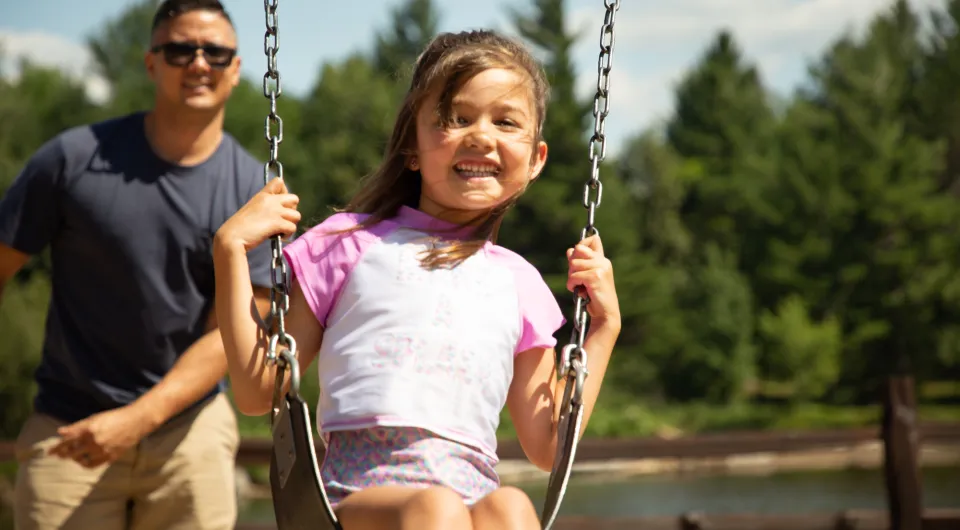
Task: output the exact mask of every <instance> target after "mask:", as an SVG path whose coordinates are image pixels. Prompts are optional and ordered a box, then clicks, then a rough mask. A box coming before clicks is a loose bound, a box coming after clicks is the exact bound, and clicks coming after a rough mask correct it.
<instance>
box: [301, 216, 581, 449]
mask: <svg viewBox="0 0 960 530" xmlns="http://www.w3.org/2000/svg"><path fill="white" fill-rule="evenodd" d="M365 217H366V215H365V214H353V213H338V214H335V215H333V216H331V217H329V218H328V219H326V220H325V221H324V222H323V223H321V224H319V225H317V226H315V227H313V228H311V229H310V230H309V231H307V232H306V233H305V234H303V235H302V236H300V237H299V238H297V239H296V240H295V241H294V242H293V243H291V244H289V245H287V246H286V247H285V249H284V255H285V256H286V259H287V261H288V263H289V265H290V268H291V269H292V272H293V275H294V278H295V279H296V280H297V281H298V282H299V284H300V286H301V288H302V290H303V292H304V295H305V297H306V299H307V302H308V304H309V306H310V309H311V310H312V311H313V313H314V314H315V315H316V317H317V319H318V320H319V322H320V324H321V325H322V326H323V327H324V336H323V344H322V346H321V348H320V352H319V355H318V360H317V363H318V369H319V376H320V385H321V396H320V403H319V406H318V408H317V424H318V427H319V430H320V432H321V433H328V432H331V431H337V430H348V429H359V428H366V427H372V426H378V425H379V426H409V427H420V428H425V429H429V430H430V431H433V432H434V433H436V434H438V435H440V436H443V437H446V438H450V439H452V440H456V441H459V442H462V443H465V444H467V445H470V446H473V447H475V448H477V449H479V450H480V451H482V452H483V453H485V454H487V455H488V456H490V457H491V458H494V459H496V448H497V445H496V429H497V426H498V424H499V418H500V411H501V410H502V409H503V407H504V405H505V403H506V396H507V390H508V388H509V387H510V382H511V380H512V378H513V359H514V356H515V355H516V354H518V353H520V352H523V351H525V350H528V349H531V348H552V347H554V346H555V345H556V340H555V339H554V337H553V334H554V333H555V332H556V330H557V329H559V327H560V326H562V325H563V323H564V319H563V316H562V314H561V311H560V308H559V306H558V304H557V301H556V299H555V298H554V296H553V294H552V293H551V292H550V289H549V288H548V287H547V285H546V283H545V282H544V281H543V278H542V277H541V275H540V273H539V272H538V271H537V270H536V269H535V268H534V267H533V266H532V265H531V264H530V263H528V262H527V261H526V260H524V259H523V258H522V257H520V256H519V255H517V254H516V253H514V252H511V251H509V250H507V249H505V248H503V247H500V246H497V245H494V244H492V243H487V244H486V245H485V246H484V247H483V248H482V249H481V250H480V251H479V252H477V253H476V254H474V255H473V256H471V257H470V258H469V259H467V260H466V261H464V262H463V263H462V264H460V265H459V266H457V267H454V268H452V269H441V270H426V269H424V268H422V267H421V265H420V261H419V257H418V255H419V254H420V253H421V252H422V251H424V250H426V249H428V248H430V245H431V244H432V243H431V241H432V240H434V239H435V237H434V236H440V237H444V235H446V237H454V236H452V235H450V233H449V232H441V231H442V230H444V229H448V228H450V226H451V225H449V224H447V223H446V222H444V221H441V220H438V219H436V218H434V217H431V216H429V215H427V214H425V213H423V212H421V211H419V210H416V209H413V208H409V207H401V209H400V211H399V212H398V214H397V216H396V217H394V218H391V219H388V220H385V221H382V222H380V223H378V224H376V225H374V226H372V227H369V228H366V229H358V230H354V231H350V232H346V233H336V232H339V231H341V230H344V229H348V228H350V227H353V226H356V224H358V223H359V222H360V221H361V220H362V219H364V218H365Z"/></svg>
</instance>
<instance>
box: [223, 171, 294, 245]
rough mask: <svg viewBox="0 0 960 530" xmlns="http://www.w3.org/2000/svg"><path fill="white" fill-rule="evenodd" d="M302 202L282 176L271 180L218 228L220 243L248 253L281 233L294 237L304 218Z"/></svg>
mask: <svg viewBox="0 0 960 530" xmlns="http://www.w3.org/2000/svg"><path fill="white" fill-rule="evenodd" d="M299 202H300V198H299V197H297V196H296V195H294V194H292V193H289V192H288V191H287V186H286V185H285V184H284V183H283V180H282V179H280V178H275V179H273V180H271V181H270V182H269V183H267V185H266V186H264V187H263V189H262V190H260V191H259V192H258V193H257V194H256V195H254V196H253V197H252V198H251V199H250V200H249V201H247V204H245V205H244V206H243V208H240V210H238V211H237V212H236V213H235V214H233V216H232V217H230V219H228V220H227V221H226V222H225V223H223V225H222V226H221V227H220V229H219V230H218V231H217V238H218V239H219V243H220V246H222V248H225V249H230V250H232V251H242V252H243V253H244V254H245V253H247V252H249V251H250V250H251V249H253V248H254V247H256V246H258V245H260V243H263V242H264V241H266V240H267V239H268V238H270V237H272V236H275V235H277V234H280V235H282V236H284V237H290V236H291V235H293V234H294V233H295V232H296V231H297V223H299V222H300V212H298V211H297V204H298V203H299Z"/></svg>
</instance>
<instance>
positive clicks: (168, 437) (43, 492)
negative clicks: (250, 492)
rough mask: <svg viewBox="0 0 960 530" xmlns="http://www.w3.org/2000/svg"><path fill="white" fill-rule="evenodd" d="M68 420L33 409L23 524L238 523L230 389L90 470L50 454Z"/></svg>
mask: <svg viewBox="0 0 960 530" xmlns="http://www.w3.org/2000/svg"><path fill="white" fill-rule="evenodd" d="M62 425H64V424H63V423H62V422H60V421H57V420H55V419H53V418H51V417H49V416H45V415H41V414H34V415H33V416H31V417H30V418H29V419H28V420H27V422H26V423H25V424H24V426H23V428H22V430H21V432H20V436H19V437H18V438H17V442H16V450H17V459H18V462H19V467H18V469H17V481H16V491H15V497H14V498H15V504H14V520H15V523H14V524H15V527H14V528H16V530H54V529H58V530H188V529H189V530H233V529H234V526H235V525H236V518H237V499H236V485H235V482H234V471H235V459H236V452H237V446H238V444H239V435H238V432H237V419H236V416H235V415H234V413H233V409H232V408H231V406H230V403H229V401H228V400H227V398H226V397H225V396H223V395H222V394H221V395H218V396H217V397H216V398H214V399H212V400H210V401H209V402H207V403H205V404H203V405H201V406H199V407H197V408H196V410H193V411H191V412H190V413H188V414H185V415H183V416H181V417H179V418H176V419H175V420H173V421H172V422H170V423H169V424H168V425H165V426H164V427H162V428H161V429H159V430H157V431H156V432H154V433H153V434H152V435H150V436H149V437H147V438H145V439H144V440H143V441H142V442H141V443H140V444H139V445H137V446H135V447H134V448H132V449H131V450H129V451H127V453H126V454H124V455H123V456H122V457H121V458H119V459H118V460H117V461H115V462H113V463H111V464H107V465H103V466H100V467H97V468H95V469H87V468H85V467H83V466H81V465H80V464H78V463H76V462H75V461H73V460H67V459H61V458H59V457H56V456H49V455H47V454H46V453H47V450H48V449H50V448H51V447H53V446H54V445H56V443H57V442H58V439H59V438H58V436H57V428H58V427H60V426H62Z"/></svg>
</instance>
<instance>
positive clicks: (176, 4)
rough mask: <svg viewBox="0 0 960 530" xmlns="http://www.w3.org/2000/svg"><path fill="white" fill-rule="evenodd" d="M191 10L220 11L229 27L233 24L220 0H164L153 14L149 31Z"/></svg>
mask: <svg viewBox="0 0 960 530" xmlns="http://www.w3.org/2000/svg"><path fill="white" fill-rule="evenodd" d="M192 11H213V12H214V13H220V16H222V17H223V18H225V19H226V20H227V22H228V23H230V26H231V27H232V26H233V20H231V19H230V15H229V14H228V13H227V9H226V8H225V7H223V4H221V3H220V0H164V2H163V3H162V4H160V7H158V8H157V13H156V14H155V15H154V16H153V25H152V26H151V28H150V31H151V33H152V32H154V31H156V30H157V28H158V27H160V25H161V24H163V23H164V22H168V21H170V20H173V19H175V18H177V17H179V16H180V15H185V14H187V13H190V12H192Z"/></svg>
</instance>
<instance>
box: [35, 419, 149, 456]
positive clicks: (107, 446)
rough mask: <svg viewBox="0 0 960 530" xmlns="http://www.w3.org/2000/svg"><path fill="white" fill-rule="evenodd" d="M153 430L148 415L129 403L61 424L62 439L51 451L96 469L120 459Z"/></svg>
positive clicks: (59, 432)
mask: <svg viewBox="0 0 960 530" xmlns="http://www.w3.org/2000/svg"><path fill="white" fill-rule="evenodd" d="M150 430H151V428H150V422H149V420H148V418H147V417H146V416H145V415H143V414H140V413H139V412H137V410H136V408H134V407H133V406H129V405H128V406H126V407H121V408H118V409H113V410H108V411H106V412H101V413H99V414H94V415H93V416H90V417H89V418H85V419H82V420H80V421H78V422H76V423H73V424H71V425H66V426H64V427H61V428H60V429H58V434H59V435H60V437H61V441H60V443H58V444H57V445H56V446H54V447H53V448H51V449H50V454H52V455H56V456H59V457H62V458H69V459H72V460H76V461H77V462H78V463H80V465H82V466H84V467H88V468H94V467H97V466H100V465H103V464H106V463H109V462H113V461H115V460H116V459H118V458H120V456H121V455H123V453H124V452H126V451H127V450H128V449H130V448H131V447H133V446H135V445H137V444H138V443H139V442H140V440H142V439H143V438H144V437H145V436H146V435H147V434H149V433H150Z"/></svg>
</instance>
